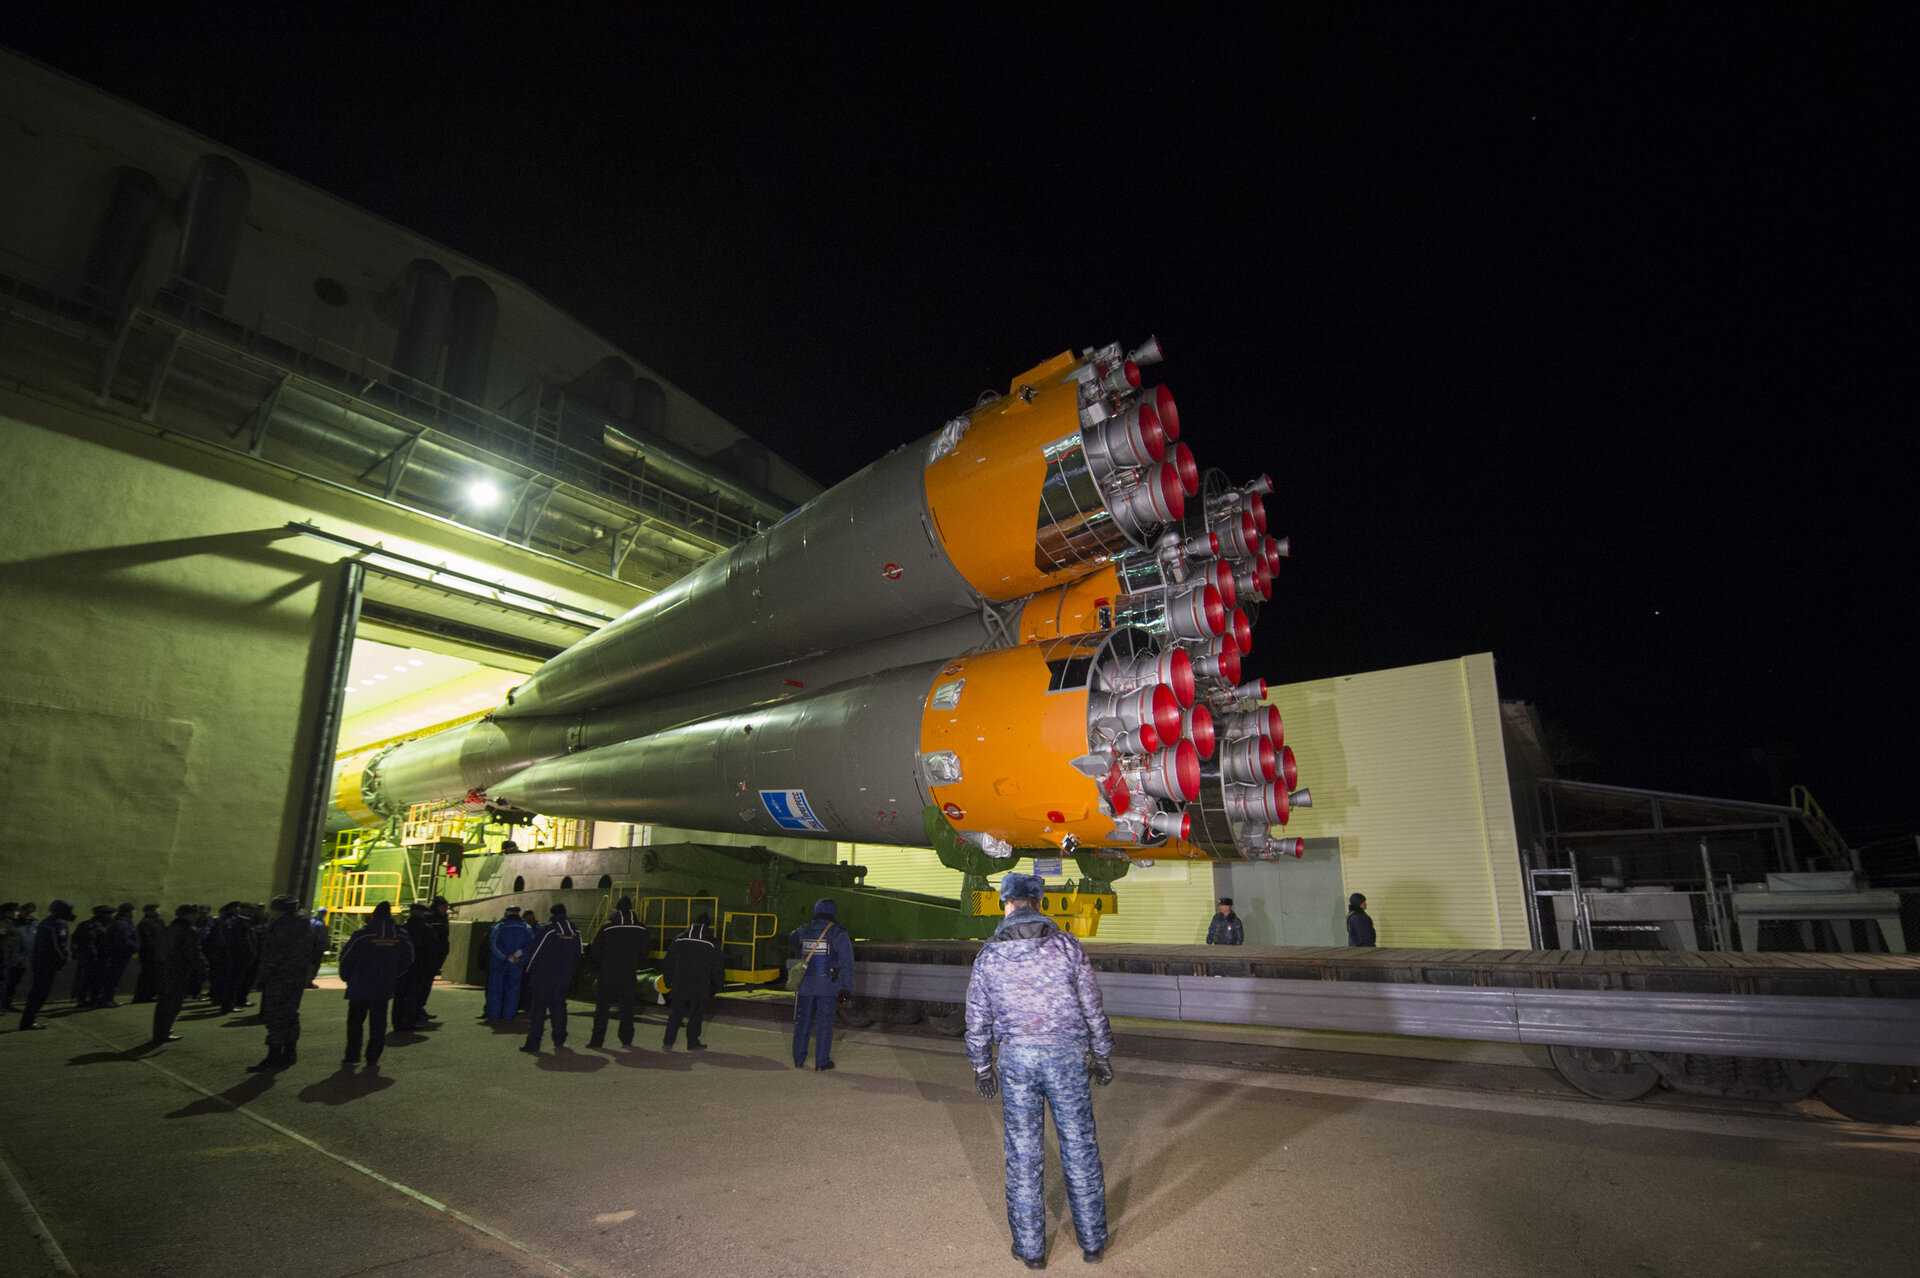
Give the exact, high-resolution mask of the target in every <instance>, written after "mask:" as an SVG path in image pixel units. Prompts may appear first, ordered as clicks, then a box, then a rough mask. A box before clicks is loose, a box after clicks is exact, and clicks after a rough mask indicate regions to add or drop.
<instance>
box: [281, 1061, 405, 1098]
mask: <svg viewBox="0 0 1920 1278" xmlns="http://www.w3.org/2000/svg"><path fill="white" fill-rule="evenodd" d="M392 1086H393V1079H391V1078H388V1077H387V1076H386V1075H385V1074H382V1073H381V1072H380V1067H379V1066H378V1065H369V1066H367V1067H366V1068H365V1069H364V1070H361V1071H360V1072H359V1073H357V1074H356V1073H355V1072H354V1069H353V1066H351V1065H342V1066H340V1068H338V1069H336V1070H334V1072H333V1073H331V1074H329V1075H327V1076H326V1077H325V1078H323V1079H321V1080H320V1081H319V1082H317V1083H310V1084H308V1085H307V1086H305V1087H303V1088H301V1089H300V1092H299V1099H300V1100H302V1101H305V1102H306V1103H307V1104H309V1105H345V1104H348V1103H350V1102H352V1101H357V1100H359V1099H361V1098H362V1097H365V1096H371V1095H373V1094H374V1093H375V1092H384V1091H386V1090H387V1088H389V1087H392Z"/></svg>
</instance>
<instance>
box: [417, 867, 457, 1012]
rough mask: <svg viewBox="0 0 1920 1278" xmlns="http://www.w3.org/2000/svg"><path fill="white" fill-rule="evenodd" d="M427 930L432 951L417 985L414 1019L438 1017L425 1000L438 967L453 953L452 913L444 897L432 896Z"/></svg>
mask: <svg viewBox="0 0 1920 1278" xmlns="http://www.w3.org/2000/svg"><path fill="white" fill-rule="evenodd" d="M427 930H428V932H429V934H430V935H431V937H432V940H433V953H432V954H430V955H428V956H427V959H428V962H427V971H426V973H425V976H426V979H425V980H424V981H422V982H421V983H420V985H419V986H418V988H419V991H420V1004H419V1006H418V1007H416V1008H415V1009H414V1020H416V1021H437V1020H439V1019H440V1018H439V1017H437V1016H435V1015H434V1014H433V1013H431V1012H429V1011H428V1010H427V1000H428V999H430V998H432V997H433V982H434V979H435V978H436V977H438V976H439V975H440V969H441V968H443V967H445V966H446V965H447V955H449V954H451V953H453V913H452V909H451V907H449V906H448V905H447V898H446V897H444V896H436V897H434V898H433V903H432V904H431V905H430V906H428V907H427Z"/></svg>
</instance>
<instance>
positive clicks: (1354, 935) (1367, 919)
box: [1347, 892, 1379, 945]
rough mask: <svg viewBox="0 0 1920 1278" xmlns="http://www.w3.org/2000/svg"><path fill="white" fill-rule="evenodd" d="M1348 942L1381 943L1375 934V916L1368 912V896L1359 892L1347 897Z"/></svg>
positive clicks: (1360, 943) (1362, 943) (1354, 943)
mask: <svg viewBox="0 0 1920 1278" xmlns="http://www.w3.org/2000/svg"><path fill="white" fill-rule="evenodd" d="M1347 944H1348V945H1377V944H1379V942H1378V941H1376V940H1375V939H1374V935H1373V917H1372V916H1371V915H1369V914H1368V913H1367V898H1366V897H1364V896H1362V895H1360V893H1358V892H1355V893H1354V894H1353V895H1352V896H1350V897H1348V898H1347Z"/></svg>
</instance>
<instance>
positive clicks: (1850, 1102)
mask: <svg viewBox="0 0 1920 1278" xmlns="http://www.w3.org/2000/svg"><path fill="white" fill-rule="evenodd" d="M1814 1094H1815V1095H1816V1096H1818V1097H1819V1098H1820V1099H1821V1101H1823V1102H1824V1103H1825V1104H1826V1106H1827V1108H1828V1109H1831V1110H1834V1111H1835V1112H1837V1113H1839V1114H1841V1115H1842V1116H1844V1117H1846V1118H1851V1119H1853V1120H1854V1121H1855V1122H1861V1123H1893V1124H1896V1125H1900V1126H1910V1125H1912V1124H1914V1123H1920V1069H1915V1068H1913V1067H1912V1066H1910V1065H1842V1066H1839V1067H1838V1068H1836V1069H1835V1070H1834V1071H1833V1073H1831V1074H1829V1075H1828V1076H1827V1077H1826V1079H1825V1081H1823V1082H1822V1083H1821V1084H1820V1086H1819V1087H1818V1088H1817V1089H1815V1092H1814Z"/></svg>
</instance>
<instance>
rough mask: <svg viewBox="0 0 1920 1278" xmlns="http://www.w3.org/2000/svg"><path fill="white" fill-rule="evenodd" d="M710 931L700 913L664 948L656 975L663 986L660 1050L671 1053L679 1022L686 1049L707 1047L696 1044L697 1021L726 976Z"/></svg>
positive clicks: (704, 915) (707, 920)
mask: <svg viewBox="0 0 1920 1278" xmlns="http://www.w3.org/2000/svg"><path fill="white" fill-rule="evenodd" d="M712 931H713V918H712V916H711V915H709V914H707V913H706V911H704V910H703V911H701V912H700V914H699V916H698V917H697V918H695V919H694V920H693V926H692V927H690V928H688V929H687V930H686V931H684V932H682V933H681V934H680V935H679V936H678V937H676V938H675V939H674V942H673V944H672V945H669V946H668V947H667V957H666V961H665V962H664V963H662V964H661V965H660V966H661V973H660V975H661V976H662V978H663V979H664V980H665V981H666V985H667V1032H666V1034H665V1035H663V1036H662V1037H661V1039H660V1049H661V1050H662V1051H671V1050H673V1043H674V1040H675V1039H677V1038H679V1037H680V1022H681V1021H682V1020H683V1019H684V1020H685V1021H686V1023H687V1050H688V1051H690V1052H700V1051H705V1050H706V1047H707V1045H706V1044H705V1043H703V1042H701V1041H700V1022H701V1019H702V1018H703V1017H705V1016H706V1014H707V1009H708V1006H709V1005H710V1004H711V1003H712V1002H713V996H714V995H715V994H718V993H719V992H720V986H721V983H722V982H724V981H725V980H726V974H727V967H726V962H725V960H724V959H723V958H722V957H721V955H720V947H719V946H717V945H715V944H714V943H713V937H712V935H711V933H712Z"/></svg>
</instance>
